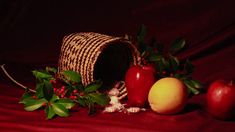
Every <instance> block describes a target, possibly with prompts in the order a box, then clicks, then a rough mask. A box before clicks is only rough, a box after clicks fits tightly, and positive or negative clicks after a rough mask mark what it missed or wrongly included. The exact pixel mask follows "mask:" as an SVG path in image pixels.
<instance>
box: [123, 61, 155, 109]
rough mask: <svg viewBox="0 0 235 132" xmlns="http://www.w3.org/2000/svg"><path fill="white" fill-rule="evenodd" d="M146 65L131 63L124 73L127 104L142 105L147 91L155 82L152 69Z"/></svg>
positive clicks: (145, 101) (145, 99)
mask: <svg viewBox="0 0 235 132" xmlns="http://www.w3.org/2000/svg"><path fill="white" fill-rule="evenodd" d="M150 69H151V68H150V67H148V66H147V67H146V66H139V65H133V66H131V67H130V68H129V69H128V70H127V73H126V75H125V83H126V88H127V92H128V94H127V97H128V105H130V106H138V107H144V105H145V104H146V103H147V99H148V93H149V90H150V88H151V86H152V85H153V84H154V82H155V78H154V73H153V69H151V70H150Z"/></svg>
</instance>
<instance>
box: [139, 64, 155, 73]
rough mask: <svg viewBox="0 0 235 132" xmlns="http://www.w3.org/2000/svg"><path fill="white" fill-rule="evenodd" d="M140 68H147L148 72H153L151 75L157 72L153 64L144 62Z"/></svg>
mask: <svg viewBox="0 0 235 132" xmlns="http://www.w3.org/2000/svg"><path fill="white" fill-rule="evenodd" d="M142 68H143V69H144V70H149V71H150V72H152V73H153V75H155V74H156V73H157V72H156V69H155V66H154V64H146V65H143V66H142Z"/></svg>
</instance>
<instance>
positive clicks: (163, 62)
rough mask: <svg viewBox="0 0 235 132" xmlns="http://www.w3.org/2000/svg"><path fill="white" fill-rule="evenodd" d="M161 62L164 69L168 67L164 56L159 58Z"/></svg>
mask: <svg viewBox="0 0 235 132" xmlns="http://www.w3.org/2000/svg"><path fill="white" fill-rule="evenodd" d="M161 63H162V65H163V67H164V69H169V67H170V64H169V62H168V61H167V60H166V59H165V58H163V57H162V58H161Z"/></svg>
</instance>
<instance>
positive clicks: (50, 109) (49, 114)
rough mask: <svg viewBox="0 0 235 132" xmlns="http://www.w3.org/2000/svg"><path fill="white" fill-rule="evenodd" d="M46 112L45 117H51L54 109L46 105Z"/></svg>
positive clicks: (53, 114)
mask: <svg viewBox="0 0 235 132" xmlns="http://www.w3.org/2000/svg"><path fill="white" fill-rule="evenodd" d="M45 111H46V114H47V119H52V118H53V117H54V116H55V112H54V110H53V109H52V106H50V105H49V106H48V107H47V108H46V109H45Z"/></svg>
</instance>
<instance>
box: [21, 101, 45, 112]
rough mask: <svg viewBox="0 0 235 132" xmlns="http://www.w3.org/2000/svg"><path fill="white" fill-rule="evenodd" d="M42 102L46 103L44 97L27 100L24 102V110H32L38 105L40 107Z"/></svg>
mask: <svg viewBox="0 0 235 132" xmlns="http://www.w3.org/2000/svg"><path fill="white" fill-rule="evenodd" d="M44 103H47V100H45V99H39V100H30V101H29V100H28V102H26V103H25V107H24V109H25V110H26V111H34V110H36V109H38V108H40V107H42V105H43V104H44Z"/></svg>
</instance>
